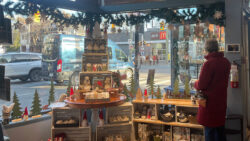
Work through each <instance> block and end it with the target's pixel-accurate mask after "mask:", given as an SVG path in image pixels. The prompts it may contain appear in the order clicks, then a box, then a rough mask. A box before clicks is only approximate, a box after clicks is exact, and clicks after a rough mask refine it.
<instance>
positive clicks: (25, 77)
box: [19, 76, 29, 82]
mask: <svg viewBox="0 0 250 141" xmlns="http://www.w3.org/2000/svg"><path fill="white" fill-rule="evenodd" d="M28 79H29V76H23V77H20V78H19V80H21V81H24V82H25V81H27V80H28Z"/></svg>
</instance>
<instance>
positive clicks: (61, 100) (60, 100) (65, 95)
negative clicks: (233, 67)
mask: <svg viewBox="0 0 250 141" xmlns="http://www.w3.org/2000/svg"><path fill="white" fill-rule="evenodd" d="M66 97H67V94H64V93H63V94H61V95H60V97H59V99H58V102H64V100H65V99H66Z"/></svg>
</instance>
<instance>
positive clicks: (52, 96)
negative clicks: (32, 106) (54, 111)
mask: <svg viewBox="0 0 250 141" xmlns="http://www.w3.org/2000/svg"><path fill="white" fill-rule="evenodd" d="M54 101H55V88H54V81H53V79H51V80H50V90H49V100H48V105H50V104H51V103H52V102H54Z"/></svg>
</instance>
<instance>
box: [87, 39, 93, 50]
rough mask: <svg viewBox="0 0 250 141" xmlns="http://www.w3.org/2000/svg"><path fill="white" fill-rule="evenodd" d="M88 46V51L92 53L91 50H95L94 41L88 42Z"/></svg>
mask: <svg viewBox="0 0 250 141" xmlns="http://www.w3.org/2000/svg"><path fill="white" fill-rule="evenodd" d="M87 48H88V52H89V53H91V52H92V51H93V46H92V43H91V42H89V43H88V46H87Z"/></svg>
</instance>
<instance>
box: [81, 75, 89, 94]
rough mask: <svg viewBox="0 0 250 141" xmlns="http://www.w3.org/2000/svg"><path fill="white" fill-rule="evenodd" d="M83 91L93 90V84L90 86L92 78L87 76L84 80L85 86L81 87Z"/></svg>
mask: <svg viewBox="0 0 250 141" xmlns="http://www.w3.org/2000/svg"><path fill="white" fill-rule="evenodd" d="M80 87H81V89H82V90H85V91H90V90H91V84H90V78H89V76H85V77H84V80H83V85H81V86H80Z"/></svg>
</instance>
